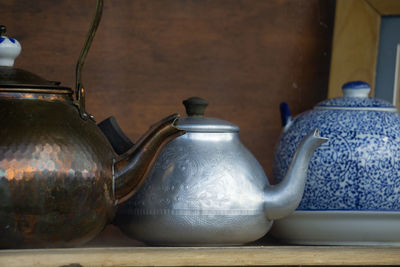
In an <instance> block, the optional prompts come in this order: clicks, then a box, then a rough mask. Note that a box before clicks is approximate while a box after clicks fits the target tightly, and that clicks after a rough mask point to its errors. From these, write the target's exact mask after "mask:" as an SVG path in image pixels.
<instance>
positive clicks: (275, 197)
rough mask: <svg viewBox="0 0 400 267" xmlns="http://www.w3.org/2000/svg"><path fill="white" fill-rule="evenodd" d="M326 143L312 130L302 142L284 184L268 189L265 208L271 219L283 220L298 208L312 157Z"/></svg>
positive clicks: (316, 130)
mask: <svg viewBox="0 0 400 267" xmlns="http://www.w3.org/2000/svg"><path fill="white" fill-rule="evenodd" d="M326 141H328V138H324V137H321V136H320V133H319V130H318V129H314V130H312V131H311V132H310V133H309V134H308V135H307V136H306V137H304V138H303V140H302V141H301V142H300V144H299V146H298V148H297V150H296V152H295V154H294V156H293V159H292V162H291V164H290V166H289V169H288V171H287V172H286V176H285V178H284V179H283V180H282V182H280V183H279V184H278V185H275V186H269V187H267V188H266V190H265V195H264V199H265V204H264V207H265V211H266V213H267V216H268V218H269V219H271V220H275V219H280V218H283V217H285V216H288V215H290V214H291V213H292V212H293V211H294V210H295V209H296V208H297V206H298V205H299V203H300V201H301V198H302V197H303V193H304V186H305V183H306V178H307V170H308V164H309V163H310V160H311V157H312V155H313V154H314V151H315V150H316V149H317V148H318V147H319V146H320V145H321V144H323V143H324V142H326Z"/></svg>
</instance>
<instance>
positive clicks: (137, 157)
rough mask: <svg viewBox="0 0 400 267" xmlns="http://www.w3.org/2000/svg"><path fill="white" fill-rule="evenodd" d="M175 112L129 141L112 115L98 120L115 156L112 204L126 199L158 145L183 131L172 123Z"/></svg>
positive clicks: (145, 171)
mask: <svg viewBox="0 0 400 267" xmlns="http://www.w3.org/2000/svg"><path fill="white" fill-rule="evenodd" d="M178 118H179V115H178V114H173V115H170V116H168V117H166V118H164V119H163V120H161V121H159V122H157V123H155V124H153V125H152V127H151V128H150V129H149V130H148V131H147V132H146V133H145V134H144V135H143V136H142V137H141V138H140V139H139V141H138V142H137V143H136V144H135V145H133V144H132V143H131V142H130V140H129V139H128V138H127V137H126V136H125V135H124V134H123V133H122V131H121V129H120V128H119V127H118V125H117V124H116V121H115V120H114V119H113V118H109V119H107V120H105V121H103V122H101V123H100V124H99V128H100V129H101V130H102V131H103V133H104V134H105V135H106V137H107V138H108V139H109V141H110V143H111V145H112V146H113V148H114V150H115V151H116V152H117V154H121V155H119V158H118V159H117V160H116V161H115V162H114V165H113V187H114V198H115V202H116V204H119V203H122V202H124V201H126V200H127V199H129V198H130V197H131V196H132V195H133V194H134V193H135V192H136V191H137V190H138V189H139V187H140V185H141V184H142V183H143V182H144V180H145V179H146V177H147V174H148V173H149V171H150V170H151V168H152V167H153V165H154V163H155V160H156V158H157V156H158V155H159V153H160V152H161V150H162V148H163V147H164V146H165V145H166V144H167V143H168V142H169V141H170V140H172V139H173V138H175V137H178V136H180V135H182V134H184V133H185V131H184V130H180V129H178V128H177V127H176V126H175V123H176V121H177V120H178Z"/></svg>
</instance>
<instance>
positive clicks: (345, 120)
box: [274, 98, 400, 211]
mask: <svg viewBox="0 0 400 267" xmlns="http://www.w3.org/2000/svg"><path fill="white" fill-rule="evenodd" d="M344 99H346V98H342V99H341V101H343V100H344ZM355 99H356V98H352V99H350V98H349V99H348V101H353V104H355V103H358V104H359V103H361V102H362V101H359V102H358V100H362V98H358V99H357V101H354V100H355ZM365 100H367V101H368V99H365ZM328 101H329V100H328ZM369 103H371V99H369ZM389 106H390V104H389ZM392 108H393V107H392ZM315 128H318V129H319V130H320V132H321V136H323V137H328V138H329V141H328V142H326V143H324V144H323V145H321V147H320V148H318V149H317V150H316V151H315V153H314V155H313V158H312V160H311V163H310V165H309V169H308V177H307V182H306V186H305V192H304V195H303V198H302V200H301V203H300V205H299V207H298V210H378V211H400V115H399V114H398V113H396V112H385V111H373V110H372V111H371V110H369V111H365V110H339V109H338V110H335V109H333V110H331V109H330V110H323V109H314V110H311V111H308V112H305V113H303V114H300V115H299V116H297V117H296V118H294V119H293V121H292V123H291V125H290V126H289V127H287V129H286V130H285V131H284V132H283V133H282V135H281V138H280V140H279V143H278V145H277V148H276V153H275V164H274V165H275V166H274V175H275V180H276V182H279V181H281V180H282V178H283V177H284V174H285V173H286V170H287V169H288V166H289V164H290V160H291V158H292V156H293V154H294V152H295V149H296V147H297V145H298V144H299V143H300V141H301V139H302V138H303V137H304V136H305V135H306V134H307V133H308V132H309V131H311V130H312V129H315Z"/></svg>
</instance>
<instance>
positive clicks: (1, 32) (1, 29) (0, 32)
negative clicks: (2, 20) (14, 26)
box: [0, 25, 7, 36]
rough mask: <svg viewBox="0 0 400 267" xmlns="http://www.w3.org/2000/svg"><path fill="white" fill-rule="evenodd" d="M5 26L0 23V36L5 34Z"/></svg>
mask: <svg viewBox="0 0 400 267" xmlns="http://www.w3.org/2000/svg"><path fill="white" fill-rule="evenodd" d="M6 31H7V28H6V26H4V25H0V36H3V35H5V34H6Z"/></svg>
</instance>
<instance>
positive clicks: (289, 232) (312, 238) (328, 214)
mask: <svg viewBox="0 0 400 267" xmlns="http://www.w3.org/2000/svg"><path fill="white" fill-rule="evenodd" d="M271 235H272V236H273V237H275V238H277V239H278V240H280V241H282V242H284V243H290V244H302V245H397V246H399V245H400V212H379V211H295V212H294V213H293V214H292V215H291V216H289V217H287V218H284V219H282V220H277V221H275V222H274V225H273V227H272V229H271Z"/></svg>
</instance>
